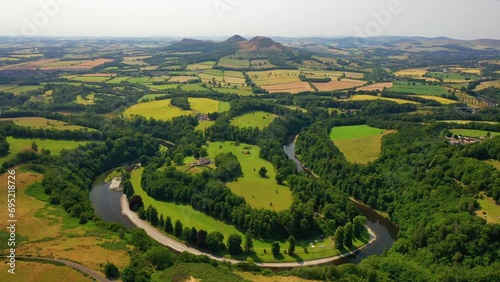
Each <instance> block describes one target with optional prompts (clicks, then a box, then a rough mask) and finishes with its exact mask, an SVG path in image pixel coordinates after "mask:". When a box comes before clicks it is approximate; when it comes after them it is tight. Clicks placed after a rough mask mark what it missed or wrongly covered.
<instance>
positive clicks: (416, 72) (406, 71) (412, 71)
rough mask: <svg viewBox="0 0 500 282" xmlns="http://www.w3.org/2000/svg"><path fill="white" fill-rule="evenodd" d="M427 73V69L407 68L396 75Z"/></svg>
mask: <svg viewBox="0 0 500 282" xmlns="http://www.w3.org/2000/svg"><path fill="white" fill-rule="evenodd" d="M425 74H427V70H426V69H405V70H400V71H397V72H395V73H394V75H396V76H402V77H423V76H424V75H425Z"/></svg>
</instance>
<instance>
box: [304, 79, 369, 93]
mask: <svg viewBox="0 0 500 282" xmlns="http://www.w3.org/2000/svg"><path fill="white" fill-rule="evenodd" d="M365 83H366V81H362V80H355V79H349V78H343V79H341V80H340V81H338V80H336V79H333V80H332V81H330V82H327V83H313V84H314V86H315V87H316V88H317V89H318V91H335V90H343V89H351V88H356V87H359V86H362V85H364V84H365Z"/></svg>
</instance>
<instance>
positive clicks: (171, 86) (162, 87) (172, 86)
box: [143, 84, 179, 90]
mask: <svg viewBox="0 0 500 282" xmlns="http://www.w3.org/2000/svg"><path fill="white" fill-rule="evenodd" d="M143 85H145V86H147V87H149V88H150V89H154V90H167V89H175V88H177V86H179V84H162V85H154V84H151V85H150V84H143Z"/></svg>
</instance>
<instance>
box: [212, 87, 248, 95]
mask: <svg viewBox="0 0 500 282" xmlns="http://www.w3.org/2000/svg"><path fill="white" fill-rule="evenodd" d="M212 90H213V91H215V92H219V93H223V94H237V95H240V96H250V95H253V92H252V88H250V87H247V86H238V87H237V88H236V89H235V88H225V87H221V88H219V87H213V88H212Z"/></svg>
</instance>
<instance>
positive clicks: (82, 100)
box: [76, 93, 95, 105]
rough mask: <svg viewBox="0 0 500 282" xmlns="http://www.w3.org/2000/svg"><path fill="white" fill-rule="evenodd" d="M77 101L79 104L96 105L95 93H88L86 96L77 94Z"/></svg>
mask: <svg viewBox="0 0 500 282" xmlns="http://www.w3.org/2000/svg"><path fill="white" fill-rule="evenodd" d="M76 103H77V104H79V105H94V103H95V94H93V93H92V94H88V95H87V96H85V97H82V95H78V96H76Z"/></svg>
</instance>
